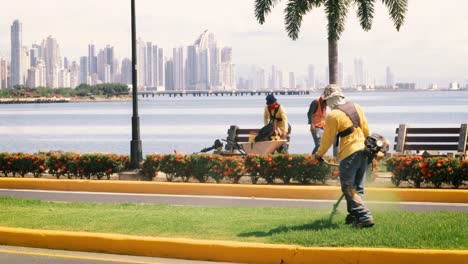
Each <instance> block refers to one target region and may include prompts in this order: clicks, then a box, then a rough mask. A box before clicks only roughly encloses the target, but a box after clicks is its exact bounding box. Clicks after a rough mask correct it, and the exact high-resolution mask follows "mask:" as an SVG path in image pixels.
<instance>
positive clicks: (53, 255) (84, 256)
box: [0, 246, 226, 264]
mask: <svg viewBox="0 0 468 264" xmlns="http://www.w3.org/2000/svg"><path fill="white" fill-rule="evenodd" d="M0 263H5V264H7V263H8V264H25V263H27V264H119V263H122V264H123V263H125V264H128V263H133V264H150V263H151V264H214V263H226V262H209V261H193V260H182V259H166V258H149V257H136V256H126V255H112V254H100V253H88V252H78V251H65V250H51V249H40V248H26V247H11V246H0Z"/></svg>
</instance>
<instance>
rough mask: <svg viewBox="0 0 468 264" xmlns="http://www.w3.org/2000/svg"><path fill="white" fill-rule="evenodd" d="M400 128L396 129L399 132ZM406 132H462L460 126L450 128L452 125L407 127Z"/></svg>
mask: <svg viewBox="0 0 468 264" xmlns="http://www.w3.org/2000/svg"><path fill="white" fill-rule="evenodd" d="M398 132H399V128H397V129H396V133H397V134H398ZM406 134H457V135H459V134H460V128H450V127H441V128H427V127H423V128H410V127H407V128H406Z"/></svg>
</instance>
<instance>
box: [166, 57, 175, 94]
mask: <svg viewBox="0 0 468 264" xmlns="http://www.w3.org/2000/svg"><path fill="white" fill-rule="evenodd" d="M165 68H166V69H165V72H166V78H165V80H166V82H165V87H166V91H173V90H174V63H173V62H172V60H168V61H167V62H166V65H165Z"/></svg>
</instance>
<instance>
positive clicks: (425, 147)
mask: <svg viewBox="0 0 468 264" xmlns="http://www.w3.org/2000/svg"><path fill="white" fill-rule="evenodd" d="M404 148H405V150H450V151H456V150H457V149H458V145H406V144H405V147H404Z"/></svg>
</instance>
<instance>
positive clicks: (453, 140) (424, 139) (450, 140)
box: [395, 136, 459, 143]
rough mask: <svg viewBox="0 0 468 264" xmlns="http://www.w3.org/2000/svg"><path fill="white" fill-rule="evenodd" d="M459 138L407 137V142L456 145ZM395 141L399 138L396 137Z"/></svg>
mask: <svg viewBox="0 0 468 264" xmlns="http://www.w3.org/2000/svg"><path fill="white" fill-rule="evenodd" d="M458 139H459V137H444V136H426V137H412V136H406V142H440V143H456V142H458ZM395 141H397V138H396V137H395Z"/></svg>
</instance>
